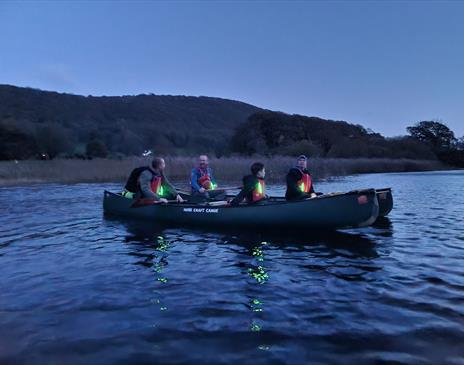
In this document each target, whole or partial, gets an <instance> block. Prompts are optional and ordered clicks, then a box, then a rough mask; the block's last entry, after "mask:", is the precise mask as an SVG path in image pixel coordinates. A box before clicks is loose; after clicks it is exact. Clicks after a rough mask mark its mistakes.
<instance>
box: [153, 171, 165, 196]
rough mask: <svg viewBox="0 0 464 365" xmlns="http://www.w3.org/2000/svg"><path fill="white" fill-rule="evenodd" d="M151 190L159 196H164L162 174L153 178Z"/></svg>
mask: <svg viewBox="0 0 464 365" xmlns="http://www.w3.org/2000/svg"><path fill="white" fill-rule="evenodd" d="M150 187H151V191H153V192H154V193H155V194H156V195H158V196H159V197H161V198H162V197H163V195H164V189H163V177H162V176H156V177H155V178H153V180H151V185H150Z"/></svg>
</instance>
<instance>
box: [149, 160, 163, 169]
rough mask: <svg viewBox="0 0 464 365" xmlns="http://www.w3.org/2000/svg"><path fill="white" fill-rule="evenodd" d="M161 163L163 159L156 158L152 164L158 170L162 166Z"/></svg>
mask: <svg viewBox="0 0 464 365" xmlns="http://www.w3.org/2000/svg"><path fill="white" fill-rule="evenodd" d="M161 161H163V158H162V157H154V158H153V161H152V162H151V166H152V167H153V168H154V169H158V168H159V167H160V166H161Z"/></svg>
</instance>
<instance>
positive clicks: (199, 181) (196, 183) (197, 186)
mask: <svg viewBox="0 0 464 365" xmlns="http://www.w3.org/2000/svg"><path fill="white" fill-rule="evenodd" d="M208 162H209V161H208V156H206V155H201V156H200V157H199V159H198V167H195V168H193V169H192V172H191V174H190V185H191V187H192V195H193V196H194V197H197V198H199V199H200V200H209V199H219V200H220V199H224V197H225V192H224V190H217V183H216V180H215V179H214V176H213V169H212V168H211V167H209V165H208Z"/></svg>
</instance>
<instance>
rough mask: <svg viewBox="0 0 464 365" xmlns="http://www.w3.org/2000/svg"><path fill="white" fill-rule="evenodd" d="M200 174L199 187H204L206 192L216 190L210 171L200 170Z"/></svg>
mask: <svg viewBox="0 0 464 365" xmlns="http://www.w3.org/2000/svg"><path fill="white" fill-rule="evenodd" d="M198 172H199V173H200V175H201V176H200V178H199V179H198V180H197V182H198V185H200V186H201V187H203V188H204V189H206V190H214V188H215V186H214V184H213V182H212V181H211V176H209V174H208V169H205V170H202V169H200V168H198Z"/></svg>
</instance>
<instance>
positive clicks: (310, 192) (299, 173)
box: [285, 155, 317, 200]
mask: <svg viewBox="0 0 464 365" xmlns="http://www.w3.org/2000/svg"><path fill="white" fill-rule="evenodd" d="M307 165H308V158H307V157H306V156H305V155H300V156H298V158H297V160H296V166H295V167H292V168H291V169H290V170H289V171H288V174H287V178H286V180H287V191H286V193H285V198H286V199H287V200H303V199H308V198H314V197H316V196H317V195H316V192H315V191H314V186H313V183H312V179H311V175H310V173H309V171H308V169H307Z"/></svg>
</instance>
